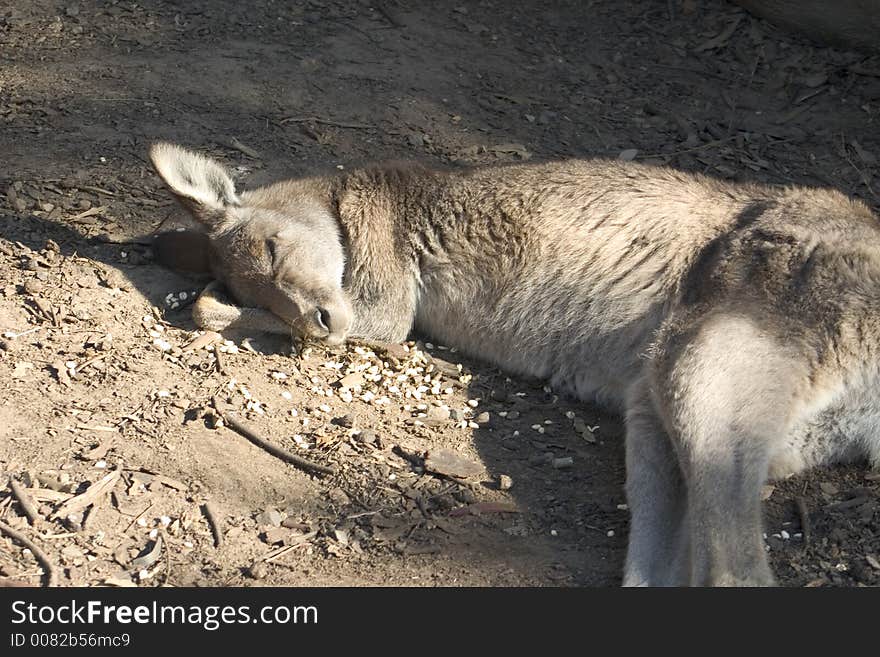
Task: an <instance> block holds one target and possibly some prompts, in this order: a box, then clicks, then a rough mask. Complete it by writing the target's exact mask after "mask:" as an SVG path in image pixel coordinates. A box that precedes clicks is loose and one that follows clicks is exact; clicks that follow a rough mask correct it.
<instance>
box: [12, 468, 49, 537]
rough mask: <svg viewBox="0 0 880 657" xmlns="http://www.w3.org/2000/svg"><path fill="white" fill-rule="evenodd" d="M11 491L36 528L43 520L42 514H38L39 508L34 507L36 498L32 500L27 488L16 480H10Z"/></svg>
mask: <svg viewBox="0 0 880 657" xmlns="http://www.w3.org/2000/svg"><path fill="white" fill-rule="evenodd" d="M9 489H10V490H11V491H12V494H13V495H15V499H17V500H18V505H19V506H20V507H21V510H22V511H24V514H25V515H26V516H27V518H28V520H29V521H30V523H31V526H32V527H36V526H37V524H39V522H40V520H42V518H40V514H39V513H37V507H36V506H34V498H32V497H31V496H30V493H28V492H27V490H26V489H25V487H24V486H22V485H21V484H20V483H18V482H17V481H16V480H15V479H10V480H9Z"/></svg>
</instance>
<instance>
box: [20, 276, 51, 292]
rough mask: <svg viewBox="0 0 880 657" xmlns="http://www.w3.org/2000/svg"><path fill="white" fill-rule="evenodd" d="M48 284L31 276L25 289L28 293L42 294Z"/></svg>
mask: <svg viewBox="0 0 880 657" xmlns="http://www.w3.org/2000/svg"><path fill="white" fill-rule="evenodd" d="M44 289H46V286H45V285H44V284H43V283H42V282H40V281H39V280H37V279H36V278H29V279H27V280H26V281H25V283H24V291H25V292H27V293H28V294H40V293H41V292H42V291H43V290H44Z"/></svg>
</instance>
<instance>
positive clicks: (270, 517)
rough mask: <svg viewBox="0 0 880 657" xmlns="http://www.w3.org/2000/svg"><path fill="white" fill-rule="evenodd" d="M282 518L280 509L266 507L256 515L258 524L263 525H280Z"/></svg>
mask: <svg viewBox="0 0 880 657" xmlns="http://www.w3.org/2000/svg"><path fill="white" fill-rule="evenodd" d="M282 520H283V518H282V516H281V512H280V511H278V509H266V510H265V511H263V512H262V513H260V514H259V515H258V516H257V517H256V521H257V525H259V526H261V527H278V526H279V525H280V524H281V521H282Z"/></svg>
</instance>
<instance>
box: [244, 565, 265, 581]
mask: <svg viewBox="0 0 880 657" xmlns="http://www.w3.org/2000/svg"><path fill="white" fill-rule="evenodd" d="M247 574H248V577H251V578H253V579H265V578H266V576H267V575H268V574H269V566H267V565H266V564H265V562H263V561H256V562H254V563H252V564H251V565H250V567H249V568H248V569H247Z"/></svg>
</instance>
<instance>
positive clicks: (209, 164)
mask: <svg viewBox="0 0 880 657" xmlns="http://www.w3.org/2000/svg"><path fill="white" fill-rule="evenodd" d="M150 159H151V160H152V161H153V166H154V167H156V171H157V172H158V173H159V175H160V176H161V177H162V179H163V180H164V181H165V184H167V185H168V187H170V188H171V191H172V192H174V195H175V196H177V198H178V199H179V200H180V201H181V203H183V205H184V206H185V207H186V208H187V209H188V210H189V211H190V212H192V214H193V215H194V216H195V218H196V219H198V220H199V221H201V222H202V223H204V224H207V225H208V226H214V225H215V224H217V223H219V222H220V221H221V220H222V219H223V216H224V211H225V210H226V208H227V207H229V206H231V205H232V206H234V205H238V204H239V200H238V196H236V195H235V184H234V183H233V182H232V178H230V177H229V174H228V173H227V172H226V169H224V168H223V167H222V166H221V165H220V164H218V163H217V162H215V161H214V160H212V159H209V158H207V157H205V156H203V155H199V154H198V153H193V152H192V151H188V150H186V149H185V148H182V147H180V146H176V145H174V144H168V143H161V142H160V143H157V144H153V146H152V148H150Z"/></svg>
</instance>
